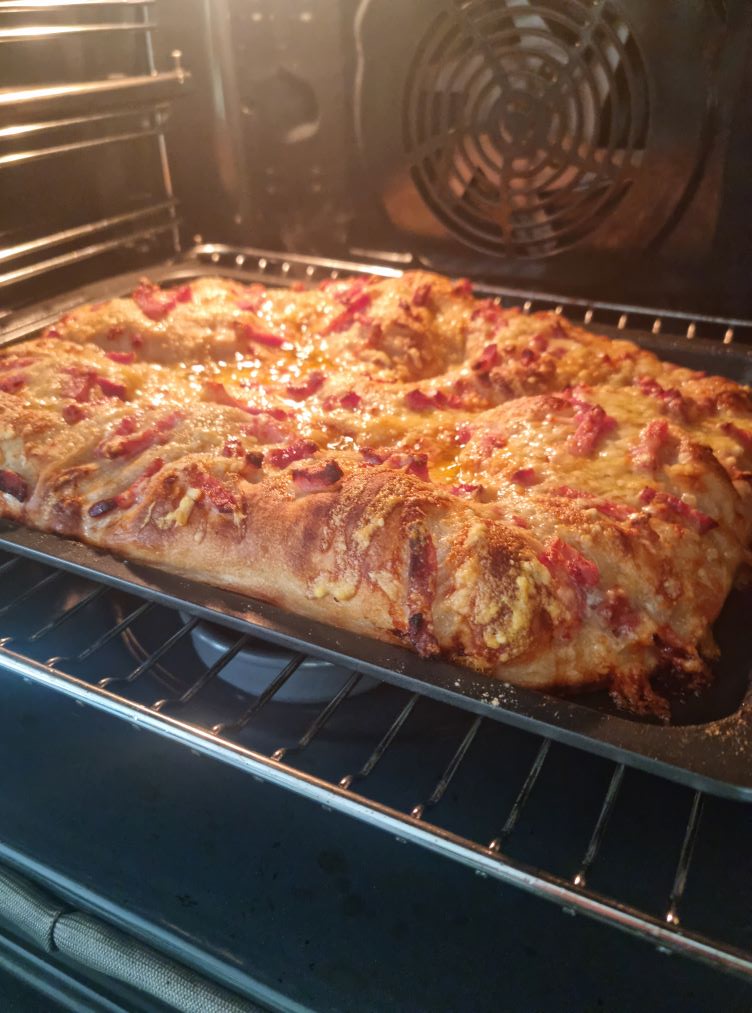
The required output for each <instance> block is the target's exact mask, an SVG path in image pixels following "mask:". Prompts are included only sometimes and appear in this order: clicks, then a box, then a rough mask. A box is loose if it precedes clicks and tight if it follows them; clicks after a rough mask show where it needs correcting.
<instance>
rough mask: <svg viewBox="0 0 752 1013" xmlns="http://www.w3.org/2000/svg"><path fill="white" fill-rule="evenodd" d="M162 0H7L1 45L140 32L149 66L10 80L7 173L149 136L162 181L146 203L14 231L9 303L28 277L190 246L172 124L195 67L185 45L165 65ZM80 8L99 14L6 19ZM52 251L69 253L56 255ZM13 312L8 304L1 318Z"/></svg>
mask: <svg viewBox="0 0 752 1013" xmlns="http://www.w3.org/2000/svg"><path fill="white" fill-rule="evenodd" d="M153 4H154V0H106V2H105V0H85V2H75V3H71V2H68V3H63V2H52V0H39V2H34V0H26V2H24V0H19V2H8V0H0V51H5V50H6V49H8V48H9V47H12V48H14V49H15V48H16V47H23V46H25V45H28V44H34V43H39V44H41V45H44V44H48V45H54V46H64V45H65V44H66V40H72V41H73V42H75V40H77V39H79V40H80V42H79V44H80V45H82V46H83V45H86V44H88V45H96V44H97V39H100V38H102V37H106V38H110V37H113V38H116V37H118V36H123V35H125V36H130V35H135V36H136V37H137V38H138V39H139V40H140V41H139V46H140V49H141V52H142V54H143V59H144V62H145V68H146V70H147V73H143V72H138V73H134V72H133V68H128V69H126V70H125V71H124V72H116V69H115V68H114V67H113V71H112V73H111V75H110V76H108V77H105V78H102V79H91V80H79V81H72V82H67V83H66V82H59V81H51V82H49V83H44V84H34V85H28V86H20V87H6V88H0V174H3V173H5V172H13V171H15V170H19V169H20V170H21V171H23V167H24V166H26V165H28V164H30V163H35V162H42V161H48V160H52V161H55V160H57V159H60V158H65V157H66V156H71V157H78V156H79V155H81V157H83V158H84V159H86V158H90V157H93V156H94V155H96V153H97V151H99V150H101V149H103V148H108V147H110V146H116V147H117V146H119V145H122V144H133V143H136V142H138V141H140V140H146V141H148V142H149V143H153V144H155V145H156V149H157V157H158V161H159V173H160V175H161V187H162V193H161V194H159V195H158V194H153V195H151V196H146V197H145V198H144V197H141V198H140V200H139V204H140V206H133V203H134V202H131V203H130V206H127V209H126V210H124V209H122V208H118V209H115V208H113V209H112V212H111V213H105V214H100V216H99V217H96V218H93V219H92V220H88V221H83V222H81V223H79V224H75V225H72V226H71V227H68V228H64V229H59V230H57V231H53V232H50V233H47V234H43V235H37V234H34V235H31V236H27V235H23V236H19V237H17V238H16V237H13V240H14V241H10V242H8V243H7V245H4V246H2V247H0V289H3V290H6V291H8V293H9V295H8V297H6V304H7V301H8V299H10V305H12V304H13V293H14V292H16V291H18V289H19V288H21V287H22V286H24V284H25V283H28V282H31V281H33V280H35V279H37V278H40V277H42V276H46V275H49V274H50V273H52V272H59V271H61V270H63V269H65V268H70V267H72V266H78V265H81V264H82V263H84V262H91V261H93V260H94V258H97V257H101V256H103V255H105V254H116V253H118V252H119V251H122V250H123V249H131V250H139V251H143V250H144V249H149V248H151V249H152V250H153V249H154V248H155V244H156V243H159V242H162V243H164V240H165V239H167V240H168V241H169V243H170V248H171V249H172V250H173V251H175V252H177V251H179V250H180V249H181V238H180V228H179V226H180V219H179V217H178V212H177V207H178V201H177V199H176V197H175V194H174V190H173V183H172V173H171V168H170V162H169V157H168V151H167V141H166V131H167V125H168V119H169V114H170V108H171V105H172V103H173V102H174V101H175V99H176V98H178V97H179V96H181V95H182V94H184V93H185V90H186V87H187V85H188V84H189V83H190V80H191V75H190V73H189V72H187V71H186V70H184V68H183V66H182V63H181V58H182V54H181V52H180V50H173V52H172V59H173V67H172V69H171V70H167V71H160V70H159V69H158V68H157V65H156V59H155V52H154V39H153V35H154V32H155V30H156V29H157V28H158V24H157V23H156V22H155V21H154V20H151V19H150V15H149V12H150V10H152V9H153ZM79 8H80V9H82V10H83V9H85V10H86V11H88V12H89V13H90V14H91V15H94V17H95V20H92V21H91V23H86V24H82V23H76V22H75V19H74V17H73V16H72V15H71V18H70V19H69V20H70V23H64V24H38V23H36V22H35V21H34V20H32V21H31V22H30V23H28V24H27V23H26V22H25V21H24V22H22V23H17V22H16V21H15V20H13V21H12V22H10V23H9V22H7V21H6V20H5V16H6V15H10V16H15V15H29V16H32V17H33V16H34V15H44V14H45V13H50V14H54V15H60V14H63V15H65V14H66V13H67V12H73V11H75V10H78V9H79ZM99 18H105V19H109V20H99ZM87 40H88V42H87ZM61 196H65V195H64V194H62V195H61ZM103 210H104V209H103ZM162 249H163V250H164V246H162ZM48 250H57V251H59V252H56V253H55V255H52V256H48V255H47V251H48ZM153 255H154V254H153V253H152V256H153ZM3 315H4V313H3V311H2V310H0V318H1V317H2V316H3Z"/></svg>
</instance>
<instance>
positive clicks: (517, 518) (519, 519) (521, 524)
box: [512, 514, 530, 528]
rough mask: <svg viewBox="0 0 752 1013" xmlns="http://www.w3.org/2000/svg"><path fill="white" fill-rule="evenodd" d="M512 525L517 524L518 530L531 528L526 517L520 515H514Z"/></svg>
mask: <svg viewBox="0 0 752 1013" xmlns="http://www.w3.org/2000/svg"><path fill="white" fill-rule="evenodd" d="M512 524H516V525H517V527H518V528H529V527H530V525H529V524H528V522H527V521H526V520H525V518H524V517H520V515H519V514H512Z"/></svg>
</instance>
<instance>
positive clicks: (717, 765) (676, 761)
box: [0, 259, 752, 800]
mask: <svg viewBox="0 0 752 1013" xmlns="http://www.w3.org/2000/svg"><path fill="white" fill-rule="evenodd" d="M304 263H309V261H305V262H304ZM327 264H328V265H329V267H331V262H327ZM339 270H340V271H341V273H343V274H344V273H345V271H349V272H350V273H358V269H357V268H355V267H353V266H352V265H347V264H342V265H341V266H340V268H339ZM362 270H363V271H365V270H366V268H363V269H362ZM367 270H368V271H369V272H370V273H383V274H385V275H394V274H398V273H399V272H398V271H396V270H393V269H392V268H386V267H385V268H375V269H374V268H372V267H369V268H368V269H367ZM148 274H149V277H150V278H152V279H153V280H155V281H158V282H161V283H170V282H175V283H177V282H181V281H185V280H189V279H191V278H196V277H199V276H201V275H206V274H219V275H222V276H224V277H227V276H232V277H238V278H242V279H243V280H246V281H253V280H261V281H265V282H266V283H268V284H270V283H279V279H278V278H276V277H275V278H270V277H269V276H268V275H267V274H265V273H264V272H261V271H254V270H246V269H243V270H241V269H239V268H238V269H228V268H225V267H221V268H218V267H215V266H214V265H213V264H211V263H209V264H206V263H201V262H200V261H197V260H190V259H189V260H184V261H181V262H178V263H168V264H162V265H159V266H157V267H154V268H152V269H150V270H149V271H148ZM139 277H140V274H138V275H137V274H128V275H120V276H118V277H117V278H113V279H109V280H108V281H106V282H99V283H97V284H95V285H90V286H87V287H86V288H83V289H78V290H76V291H74V292H70V293H68V294H67V295H66V296H65V297H64V298H63V299H56V300H54V301H51V302H47V303H43V304H39V305H38V306H36V307H34V308H33V309H31V310H28V311H26V312H25V313H24V314H23V315H22V316H21V315H17V316H16V317H14V318H13V321H12V323H11V325H10V326H9V327H8V328H7V329H6V331H5V333H4V335H3V337H2V339H0V344H2V345H5V344H7V343H9V342H16V341H20V340H24V339H27V338H30V337H33V336H34V335H35V334H36V333H38V331H39V330H40V328H41V327H43V326H46V324H47V323H49V322H51V321H52V320H54V319H56V318H57V317H58V316H59V315H60V314H61V313H63V312H65V311H66V310H68V309H70V308H71V307H72V306H75V305H79V304H80V303H82V302H85V301H90V300H96V299H102V298H108V297H110V298H111V297H112V296H114V295H117V294H121V293H126V292H129V291H130V290H131V289H132V288H133V287H134V285H135V284H136V283H137V281H138V278H139ZM294 279H295V280H300V278H299V276H296V275H295V274H294V273H293V274H292V276H290V277H289V279H287V280H289V281H292V280H294ZM477 290H478V292H479V293H480V294H484V290H483V287H482V286H477ZM488 291H489V293H490V294H493V295H495V294H498V291H497V290H495V289H493V290H488ZM593 329H594V330H597V331H598V332H599V333H605V334H610V335H612V336H618V337H623V338H630V339H631V340H634V341H636V342H638V343H639V344H641V345H643V346H644V347H647V348H650V349H651V350H653V351H655V352H656V353H657V354H659V355H661V356H662V357H663V358H666V359H669V360H671V361H674V362H678V363H680V364H681V365H686V366H690V367H692V368H695V369H705V370H707V371H708V372H711V373H720V374H723V375H726V376H729V377H731V378H733V379H736V380H738V381H740V382H744V383H752V349H751V348H749V347H744V346H738V345H730V346H729V345H724V344H722V343H721V342H719V341H704V340H701V339H694V340H693V341H688V340H687V339H686V338H675V337H669V336H660V335H654V334H648V333H643V332H640V331H634V330H629V329H626V328H616V327H609V326H603V325H601V324H595V325H593ZM0 548H2V549H5V550H7V551H10V552H15V553H18V554H20V555H23V556H26V557H29V558H31V559H35V560H37V561H40V562H44V563H47V564H53V565H55V566H59V567H60V568H62V569H65V570H68V571H70V572H73V573H76V574H79V575H83V576H86V577H89V578H92V579H94V580H99V581H102V582H104V583H107V584H109V585H111V586H114V587H117V588H120V589H123V590H126V591H129V592H131V593H134V594H136V595H139V596H141V597H143V598H147V599H150V600H154V601H157V602H159V603H161V604H163V605H167V606H170V607H173V608H180V609H183V610H185V611H188V612H190V613H192V614H194V615H197V616H199V617H201V618H204V619H206V620H209V621H212V622H218V623H220V624H222V625H224V626H227V627H230V628H232V629H236V630H239V631H243V632H252V633H253V634H254V635H256V636H260V637H261V638H263V639H266V640H268V641H270V642H272V643H275V644H278V645H280V646H283V647H287V648H290V649H293V650H295V651H298V652H303V653H305V654H309V655H312V656H316V657H321V658H325V659H328V660H331V661H334V662H337V663H339V664H346V665H349V666H351V667H353V668H355V669H357V670H358V671H361V672H363V673H365V674H369V675H373V676H375V677H377V678H379V679H382V680H384V681H386V682H390V683H394V684H397V685H400V686H403V687H406V688H408V689H411V690H414V691H418V692H420V693H421V694H423V695H425V696H430V697H433V698H435V699H438V700H441V701H444V702H445V703H449V704H452V705H455V706H459V707H461V708H463V709H464V710H467V711H470V712H473V713H476V714H481V715H483V716H484V717H487V718H490V719H492V720H494V721H500V722H502V723H506V724H511V725H514V726H517V727H520V728H525V729H527V730H530V731H532V732H535V733H537V734H539V735H544V736H547V737H549V738H551V739H555V740H557V741H560V742H564V743H568V744H570V745H573V746H576V747H578V748H581V749H585V750H588V751H590V752H593V753H597V754H599V755H602V756H606V757H608V758H610V759H612V760H615V761H617V762H621V763H625V764H628V765H630V766H634V767H638V768H641V769H644V770H649V771H652V772H654V773H657V774H660V775H662V776H664V777H667V778H670V779H671V780H674V781H678V782H681V783H684V784H687V785H690V786H691V787H693V788H698V789H702V790H705V791H709V792H712V793H714V794H718V795H722V796H725V797H730V798H735V799H741V800H752V687H751V686H750V676H751V675H752V636H750V635H749V634H748V632H747V625H748V623H749V617H750V615H752V592H741V591H734V592H732V594H731V595H730V597H729V599H728V601H727V603H726V606H725V607H724V610H723V612H722V613H721V616H720V617H719V619H718V621H717V623H716V626H715V632H716V639H717V641H718V643H719V646H720V647H721V660H720V662H719V664H718V665H717V666H716V673H717V677H716V680H715V682H714V684H713V686H712V687H710V688H709V689H708V690H707V691H705V692H703V693H702V694H701V695H700V696H698V697H694V698H692V699H690V700H687V701H683V702H679V703H677V704H676V705H675V706H674V707H673V712H672V721H671V723H670V724H668V725H663V724H659V723H657V722H655V721H653V720H651V719H647V718H637V717H633V716H630V715H627V714H625V713H623V712H618V711H616V710H615V708H614V706H613V704H612V703H611V702H610V700H609V698H608V696H607V694H606V693H604V692H597V693H592V692H591V693H584V694H582V695H580V696H578V697H576V698H562V697H560V696H554V695H553V694H549V693H545V692H540V691H537V690H529V689H523V688H519V687H513V686H509V685H507V684H505V683H503V682H500V681H497V680H491V679H488V678H486V677H483V676H479V675H478V674H477V673H475V672H472V671H470V670H468V669H463V668H460V667H458V666H456V665H452V664H448V663H445V662H437V661H426V660H424V659H421V658H419V657H417V656H416V655H414V654H413V653H412V652H410V651H407V650H405V649H402V648H399V647H396V646H392V645H390V644H384V643H381V642H379V641H376V640H371V639H368V638H365V637H362V636H358V635H356V634H352V633H348V632H347V631H344V630H340V629H337V628H334V627H331V626H327V625H325V624H322V623H318V622H315V621H313V620H310V619H306V618H304V617H301V616H297V615H294V614H291V613H289V612H286V611H284V610H282V609H279V608H277V607H275V606H273V605H269V604H267V603H265V602H260V601H256V600H254V599H249V598H247V597H244V596H242V595H239V594H236V593H234V592H230V591H223V590H220V589H217V588H213V587H211V586H208V585H206V584H203V583H200V582H198V581H193V580H189V579H187V578H184V577H180V576H177V575H174V574H170V573H167V572H164V571H160V570H157V569H155V568H152V567H148V566H144V565H141V564H136V563H132V562H128V561H125V560H122V559H119V558H116V557H115V556H114V555H112V554H111V553H108V552H103V551H101V550H98V549H95V548H92V547H90V546H86V545H82V544H80V543H78V542H75V541H72V540H68V539H65V538H62V537H60V536H57V535H52V534H47V533H44V532H38V531H32V530H27V529H25V528H21V527H18V526H16V525H14V524H12V523H11V522H9V521H0Z"/></svg>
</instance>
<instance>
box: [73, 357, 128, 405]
mask: <svg viewBox="0 0 752 1013" xmlns="http://www.w3.org/2000/svg"><path fill="white" fill-rule="evenodd" d="M64 372H65V373H67V374H68V375H69V376H70V380H69V381H68V382H67V384H66V392H65V393H66V395H67V396H68V397H72V398H73V399H74V400H76V401H78V402H79V403H81V404H83V403H85V402H88V401H90V400H91V395H92V393H93V391H94V389H95V388H96V387H99V389H100V391H101V392H102V394H103V395H104V396H105V397H117V398H120V400H121V401H125V400H126V398H127V396H128V388H127V387H126V386H125V385H124V384H122V383H118V382H117V381H116V380H109V379H108V378H107V377H106V376H99V375H98V374H97V373H95V372H93V370H79V369H78V368H77V367H76V366H69V367H68V368H66V369H65V371H64Z"/></svg>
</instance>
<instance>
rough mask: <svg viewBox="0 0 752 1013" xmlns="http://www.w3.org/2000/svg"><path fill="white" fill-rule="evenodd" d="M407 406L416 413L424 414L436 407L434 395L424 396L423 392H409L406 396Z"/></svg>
mask: <svg viewBox="0 0 752 1013" xmlns="http://www.w3.org/2000/svg"><path fill="white" fill-rule="evenodd" d="M405 404H406V405H407V407H408V408H409V409H410V410H411V411H414V412H424V411H427V410H428V409H429V408H435V407H436V403H435V401H434V398H433V395H429V394H424V393H423V391H422V390H411V391H408V393H407V394H406V395H405Z"/></svg>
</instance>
